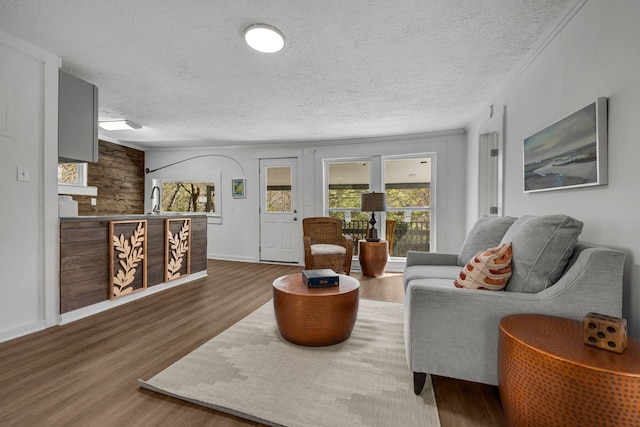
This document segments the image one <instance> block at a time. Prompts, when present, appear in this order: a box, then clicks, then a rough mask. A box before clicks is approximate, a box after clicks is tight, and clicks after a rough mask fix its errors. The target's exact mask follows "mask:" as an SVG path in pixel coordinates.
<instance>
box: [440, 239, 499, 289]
mask: <svg viewBox="0 0 640 427" xmlns="http://www.w3.org/2000/svg"><path fill="white" fill-rule="evenodd" d="M510 277H511V243H509V242H507V243H503V244H502V245H500V246H498V247H496V248H490V249H487V250H484V251H481V252H478V253H477V254H476V256H474V257H473V258H471V261H469V262H468V263H467V265H465V266H464V268H463V269H462V271H461V272H460V274H459V275H458V278H457V279H456V280H455V281H454V282H453V284H454V285H455V286H456V287H457V288H468V289H487V290H490V291H500V290H502V289H503V288H504V287H505V286H506V285H507V281H508V280H509V278H510Z"/></svg>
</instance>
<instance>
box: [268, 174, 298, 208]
mask: <svg viewBox="0 0 640 427" xmlns="http://www.w3.org/2000/svg"><path fill="white" fill-rule="evenodd" d="M265 175H266V181H267V200H266V203H267V206H266V211H267V212H268V213H289V212H291V180H292V178H291V166H267V167H266V168H265Z"/></svg>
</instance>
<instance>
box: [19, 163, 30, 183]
mask: <svg viewBox="0 0 640 427" xmlns="http://www.w3.org/2000/svg"><path fill="white" fill-rule="evenodd" d="M17 179H18V181H23V182H29V168H25V167H24V166H18V178H17Z"/></svg>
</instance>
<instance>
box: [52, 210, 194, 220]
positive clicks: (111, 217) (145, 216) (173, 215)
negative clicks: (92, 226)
mask: <svg viewBox="0 0 640 427" xmlns="http://www.w3.org/2000/svg"><path fill="white" fill-rule="evenodd" d="M196 216H206V213H198V212H194V213H179V212H171V213H162V214H130V215H103V216H69V217H60V222H73V221H76V222H77V221H121V220H127V219H154V218H189V217H196Z"/></svg>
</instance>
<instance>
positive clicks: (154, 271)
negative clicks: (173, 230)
mask: <svg viewBox="0 0 640 427" xmlns="http://www.w3.org/2000/svg"><path fill="white" fill-rule="evenodd" d="M146 219H147V239H148V240H147V286H149V287H150V286H155V285H159V284H161V283H164V271H165V259H164V247H165V236H164V233H165V223H164V221H165V219H166V217H164V216H162V217H154V216H151V215H150V216H146ZM191 233H192V234H191V273H196V272H199V271H203V270H206V269H207V218H206V217H205V216H194V217H191ZM109 242H110V240H109V220H108V219H100V220H90V219H87V220H86V221H62V222H60V313H67V312H69V311H73V310H76V309H79V308H82V307H87V306H89V305H92V304H96V303H99V302H102V301H107V300H108V299H109V250H110V245H109Z"/></svg>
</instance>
